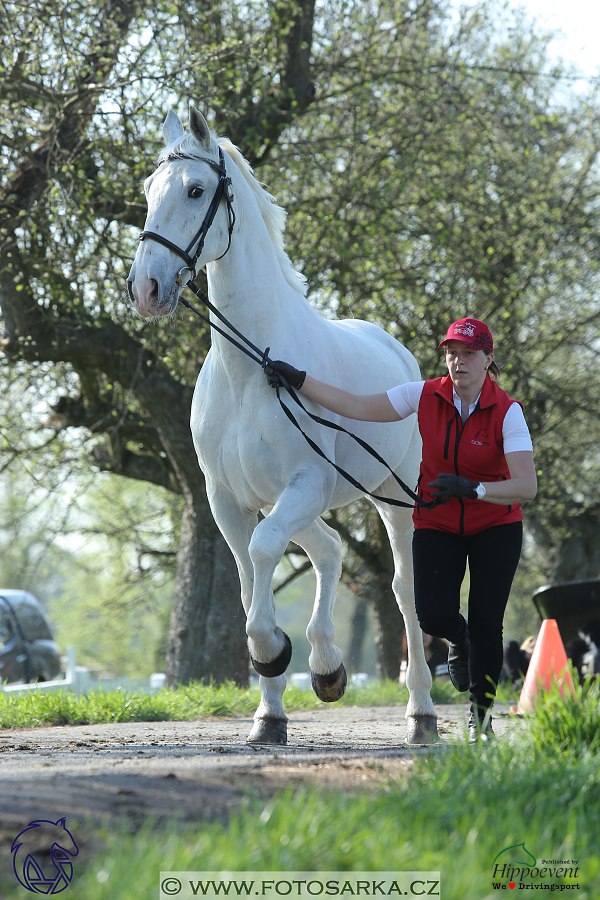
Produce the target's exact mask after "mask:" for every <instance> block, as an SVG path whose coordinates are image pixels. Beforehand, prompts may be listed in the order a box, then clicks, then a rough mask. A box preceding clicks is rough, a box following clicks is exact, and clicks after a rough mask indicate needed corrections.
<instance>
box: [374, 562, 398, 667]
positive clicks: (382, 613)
mask: <svg viewBox="0 0 600 900" xmlns="http://www.w3.org/2000/svg"><path fill="white" fill-rule="evenodd" d="M368 599H369V601H370V602H371V604H372V606H373V614H374V615H373V630H374V632H375V646H376V648H377V677H378V678H390V679H391V680H392V681H397V680H398V678H399V677H400V661H401V659H402V638H403V637H404V619H403V618H402V613H401V612H400V610H399V609H398V604H397V602H396V598H395V596H394V592H393V591H392V584H391V579H390V581H389V582H387V583H386V582H382V581H381V580H380V579H378V578H377V579H373V581H372V582H371V583H370V585H369V593H368Z"/></svg>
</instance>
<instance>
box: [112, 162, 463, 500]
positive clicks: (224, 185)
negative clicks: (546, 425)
mask: <svg viewBox="0 0 600 900" xmlns="http://www.w3.org/2000/svg"><path fill="white" fill-rule="evenodd" d="M179 159H195V160H201V161H202V162H207V163H208V164H209V166H211V167H212V168H213V169H214V170H215V172H218V174H219V183H218V185H217V188H216V190H215V193H214V196H213V198H212V201H211V204H210V206H209V208H208V211H207V213H206V215H205V217H204V221H203V222H202V225H201V226H200V228H199V230H198V232H197V233H196V235H195V236H194V237H193V238H192V240H191V242H190V244H189V245H188V247H187V248H186V249H185V250H182V249H181V248H180V247H178V246H177V244H173V243H172V241H169V240H167V239H166V238H164V237H162V235H160V234H156V232H154V231H142V233H141V234H140V238H139V239H140V241H146V240H152V241H157V243H159V244H162V245H163V246H164V247H167V248H168V249H169V250H171V251H172V252H173V253H176V254H177V256H180V257H181V258H182V259H183V260H184V262H185V266H184V268H183V269H181V270H180V271H179V273H178V275H177V284H178V285H179V286H180V287H181V286H183V287H187V288H189V289H190V290H191V291H193V292H194V294H195V295H196V296H197V297H198V299H199V300H200V301H201V302H202V303H203V304H204V305H205V306H206V307H207V308H208V309H209V310H210V312H211V313H213V315H214V316H216V317H217V318H218V319H219V320H220V321H221V322H223V324H224V325H226V326H227V328H229V329H230V330H231V331H232V332H233V333H234V334H235V335H237V336H238V337H239V338H240V339H241V340H242V341H243V343H244V344H246V346H245V347H244V346H243V344H241V343H240V342H239V341H236V340H235V338H233V337H232V336H231V334H228V333H227V332H226V331H224V330H223V329H222V328H220V327H219V326H218V325H217V324H216V323H215V322H213V321H211V320H210V319H209V318H208V317H207V316H204V315H203V314H202V313H201V312H199V311H198V310H197V309H195V308H194V307H193V306H192V305H191V303H188V301H187V300H184V298H183V297H179V302H180V303H181V304H182V305H183V306H185V307H186V308H187V309H189V310H190V311H191V312H193V313H195V315H197V316H199V318H201V319H203V320H204V321H205V322H206V323H207V324H208V325H210V327H211V328H213V329H214V330H215V331H218V332H219V334H221V335H222V336H223V337H225V338H227V340H228V341H229V342H230V343H231V344H234V345H235V346H236V347H237V348H238V349H239V350H241V351H242V353H245V354H246V356H248V357H250V359H252V360H254V362H256V363H258V364H259V365H261V366H262V367H263V369H264V368H265V367H266V366H268V365H269V364H270V363H271V362H272V360H271V359H270V358H269V350H270V349H271V348H270V347H267V349H266V350H265V351H264V352H263V351H261V350H260V349H259V348H258V347H257V346H256V345H255V344H253V343H252V341H250V340H249V339H248V338H247V337H246V336H245V335H244V334H242V332H241V331H238V329H237V328H236V327H235V326H234V325H232V324H231V322H230V321H229V320H228V319H226V318H225V316H224V315H223V314H222V313H221V312H219V310H218V309H217V308H216V306H214V305H213V304H212V303H211V302H210V300H209V299H208V297H207V296H206V294H205V293H204V291H203V290H202V288H199V287H198V285H197V284H195V282H194V278H195V277H196V263H197V262H198V260H199V259H200V254H201V253H202V249H203V247H204V241H205V239H206V234H207V232H208V229H209V228H210V226H211V225H212V222H213V219H214V217H215V215H216V213H217V210H218V208H219V204H220V203H221V200H222V199H223V197H225V200H226V202H227V223H228V229H229V240H228V243H227V249H226V250H225V253H227V251H228V250H229V248H230V247H231V235H232V233H233V226H234V224H235V213H234V211H233V206H232V201H233V193H232V191H231V178H228V177H227V172H226V170H225V160H224V157H223V151H222V150H221V148H220V147H219V162H218V163H216V162H214V161H213V160H212V159H208V158H207V157H203V156H186V155H184V154H183V153H173V154H170V155H169V156H166V157H165V158H164V159H162V160H161V161H160V165H162V164H163V163H164V162H172V161H174V160H179ZM197 241H198V242H199V243H198V246H197V247H196V252H195V253H194V255H193V256H192V255H191V251H192V248H193V246H194V244H195V243H196V242H197ZM225 253H222V254H221V256H219V257H217V259H222V258H223V257H224V256H225ZM214 262H216V260H214ZM186 269H187V270H188V271H189V272H190V275H191V277H190V278H189V279H188V281H187V282H186V283H185V285H183V277H182V275H183V272H185V271H186ZM129 293H130V296H132V293H131V288H129ZM132 299H133V297H132ZM248 348H250V350H249V349H248ZM250 351H254V352H250ZM255 354H256V355H255ZM279 379H280V381H281V387H284V388H285V389H286V390H287V391H288V393H289V395H290V397H291V398H292V400H294V402H295V403H297V404H298V406H299V407H300V408H301V409H302V410H303V412H305V413H306V415H307V416H308V417H309V418H311V419H312V420H313V422H316V423H317V424H318V425H324V426H326V427H327V428H333V429H334V430H335V431H340V432H342V433H343V434H347V435H348V437H351V438H352V439H353V440H354V441H356V443H357V444H359V445H360V446H361V447H362V448H363V449H364V450H366V451H367V452H368V453H370V454H371V456H373V457H374V458H375V459H376V460H377V462H379V463H381V465H383V466H385V468H386V469H387V470H388V471H389V472H390V474H391V475H392V476H393V477H394V479H395V480H396V482H397V483H398V485H399V486H400V487H401V488H402V490H403V491H404V493H405V494H407V495H408V496H409V497H410V499H411V500H412V501H413V502H412V503H405V502H404V501H402V500H396V499H395V498H392V497H380V496H379V495H378V494H373V493H372V492H371V491H369V490H367V488H366V487H365V486H364V485H362V484H361V483H360V481H357V480H356V478H354V476H352V475H350V474H349V473H348V472H346V471H345V470H344V469H342V468H341V467H340V466H338V465H337V463H335V462H334V461H333V460H332V459H329V457H328V456H326V454H325V453H324V452H323V451H322V450H321V448H320V447H319V445H318V444H317V443H315V441H313V439H312V438H311V437H309V435H308V434H306V432H304V431H303V430H302V427H301V426H300V424H299V422H298V421H297V419H296V417H295V416H294V414H293V413H292V411H291V409H288V407H287V406H286V405H285V403H284V402H283V400H282V399H281V395H280V390H279V388H280V386H279V385H277V388H276V393H277V399H278V400H279V403H280V405H281V408H282V410H283V412H284V413H285V415H286V416H287V418H288V419H289V420H290V422H291V423H292V424H293V425H294V426H295V427H296V428H297V429H298V431H299V432H300V434H301V435H302V436H303V437H304V439H305V440H306V441H307V443H308V444H309V445H310V446H311V447H312V449H313V450H314V451H315V453H318V455H319V456H320V457H321V458H322V459H324V460H326V462H328V463H329V464H330V465H332V466H333V467H334V469H336V471H337V472H339V473H340V475H342V476H343V477H344V478H345V479H346V480H347V481H349V482H350V484H353V485H354V486H355V487H356V488H358V490H360V491H361V493H363V494H367V495H368V496H369V497H372V498H373V499H374V500H380V501H382V502H383V503H389V504H390V505H391V506H404V507H408V508H409V509H412V508H413V505H415V506H418V507H423V508H425V509H431V508H433V507H434V506H437V505H438V503H440V502H441V503H445V502H447V500H441V501H440V500H438V499H436V500H434V501H432V502H431V503H425V502H424V501H423V500H422V499H421V497H418V496H417V494H415V492H414V491H412V490H411V489H410V488H409V487H408V485H406V484H404V482H403V481H402V479H401V478H399V476H398V475H397V474H396V473H395V472H394V470H393V469H392V467H391V466H390V465H389V464H388V463H387V462H386V461H385V459H383V457H382V456H380V455H379V453H377V451H376V450H375V449H374V448H373V447H371V446H370V445H369V444H367V442H366V441H363V439H362V438H359V437H358V436H357V435H355V434H353V433H352V432H351V431H347V430H346V429H345V428H343V427H342V426H341V425H338V424H336V423H335V422H330V421H329V420H328V419H323V418H321V416H315V415H313V413H311V412H309V411H308V410H307V409H306V407H305V406H304V405H303V404H302V402H301V400H300V398H299V397H298V395H297V394H296V392H295V391H294V390H293V388H292V387H291V386H290V385H289V384H288V382H287V381H286V379H285V378H284V377H283V376H282V375H279Z"/></svg>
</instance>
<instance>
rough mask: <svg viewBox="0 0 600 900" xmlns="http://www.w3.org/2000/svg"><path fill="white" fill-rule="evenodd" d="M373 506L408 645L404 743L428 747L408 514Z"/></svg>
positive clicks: (428, 704) (426, 684) (425, 677)
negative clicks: (387, 547) (386, 541)
mask: <svg viewBox="0 0 600 900" xmlns="http://www.w3.org/2000/svg"><path fill="white" fill-rule="evenodd" d="M386 489H388V490H393V486H392V484H389V483H388V484H384V485H382V486H381V488H380V489H379V491H378V493H384V491H385V490H386ZM385 496H393V494H391V495H390V494H385ZM376 506H377V509H378V510H379V514H380V515H381V518H382V519H383V522H384V524H385V526H386V529H387V532H388V535H389V538H390V544H391V546H392V553H393V556H394V580H393V582H392V588H393V591H394V595H395V597H396V602H397V603H398V606H399V607H400V612H401V613H402V616H403V618H404V627H405V629H406V638H407V643H408V669H407V672H406V686H407V688H408V694H409V698H408V706H407V708H406V719H407V728H406V740H407V742H408V743H409V744H430V743H433V742H434V741H437V739H438V732H437V714H436V711H435V707H434V705H433V702H432V700H431V693H430V691H431V672H430V670H429V666H428V665H427V661H426V660H425V651H424V649H423V634H422V631H421V627H420V625H419V621H418V619H417V613H416V609H415V590H414V580H413V566H412V533H413V525H412V519H411V512H410V510H405V509H401V508H398V507H389V506H385V505H384V504H376Z"/></svg>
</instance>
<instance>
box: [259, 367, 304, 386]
mask: <svg viewBox="0 0 600 900" xmlns="http://www.w3.org/2000/svg"><path fill="white" fill-rule="evenodd" d="M265 375H266V376H267V381H268V382H269V384H270V385H271V387H272V388H274V387H277V385H278V384H280V385H282V386H283V387H287V385H286V384H285V383H284V381H283V379H285V381H286V382H287V384H289V385H290V386H291V387H293V388H295V389H296V390H297V391H299V390H300V388H301V387H302V385H303V384H304V379H305V378H306V372H301V371H300V370H299V369H295V368H294V367H293V366H290V364H289V363H286V362H283V361H282V360H281V359H274V360H273V362H270V363H268V364H267V365H266V366H265Z"/></svg>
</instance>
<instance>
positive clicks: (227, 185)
mask: <svg viewBox="0 0 600 900" xmlns="http://www.w3.org/2000/svg"><path fill="white" fill-rule="evenodd" d="M179 159H194V160H200V161H201V162H206V163H208V165H209V166H210V167H211V168H212V169H214V170H215V172H217V173H218V175H219V183H218V185H217V187H216V190H215V193H214V194H213V198H212V200H211V203H210V206H209V207H208V210H207V213H206V215H205V216H204V220H203V222H202V225H201V226H200V228H199V229H198V231H197V232H196V234H195V235H194V237H193V238H192V240H191V241H190V243H189V244H188V246H187V247H186V249H185V250H182V249H181V248H180V247H178V246H177V244H174V243H173V242H172V241H168V240H167V239H166V238H164V237H163V236H162V235H161V234H157V233H156V232H155V231H142V233H141V234H140V241H147V240H151V241H156V242H157V243H158V244H162V245H163V247H167V248H168V249H169V250H172V251H173V253H176V254H177V256H180V257H181V258H182V259H183V260H184V262H185V266H184V267H183V269H180V270H179V272H178V274H177V279H176V281H177V284H178V285H179V286H180V287H181V285H182V283H183V273H184V272H185V271H186V269H187V270H188V271H189V273H190V279H189V280H190V281H193V280H194V278H195V277H196V263H197V262H198V260H199V259H200V255H201V253H202V250H203V249H204V241H205V240H206V235H207V233H208V229H209V228H210V226H211V225H212V223H213V219H214V217H215V216H216V214H217V210H218V208H219V205H220V203H221V200H222V199H223V197H225V201H226V203H227V228H228V231H229V240H228V242H227V249H226V250H225V253H227V251H228V250H229V248H230V247H231V235H232V234H233V226H234V225H235V213H234V211H233V192H232V190H231V178H228V177H227V171H226V169H225V158H224V156H223V151H222V150H221V148H220V147H219V162H218V163H216V162H214V160H212V159H209V158H208V157H206V156H186V155H185V154H184V153H172V154H170V155H169V156H165V158H164V159H161V161H160V165H161V166H162V164H163V163H165V162H174V161H176V160H179ZM196 242H198V246H197V247H196V252H195V253H194V255H193V256H192V255H191V253H192V248H193V247H194V245H195V244H196ZM225 253H222V254H221V256H219V257H217V259H222V258H223V257H224V256H225ZM215 262H216V260H215Z"/></svg>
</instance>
